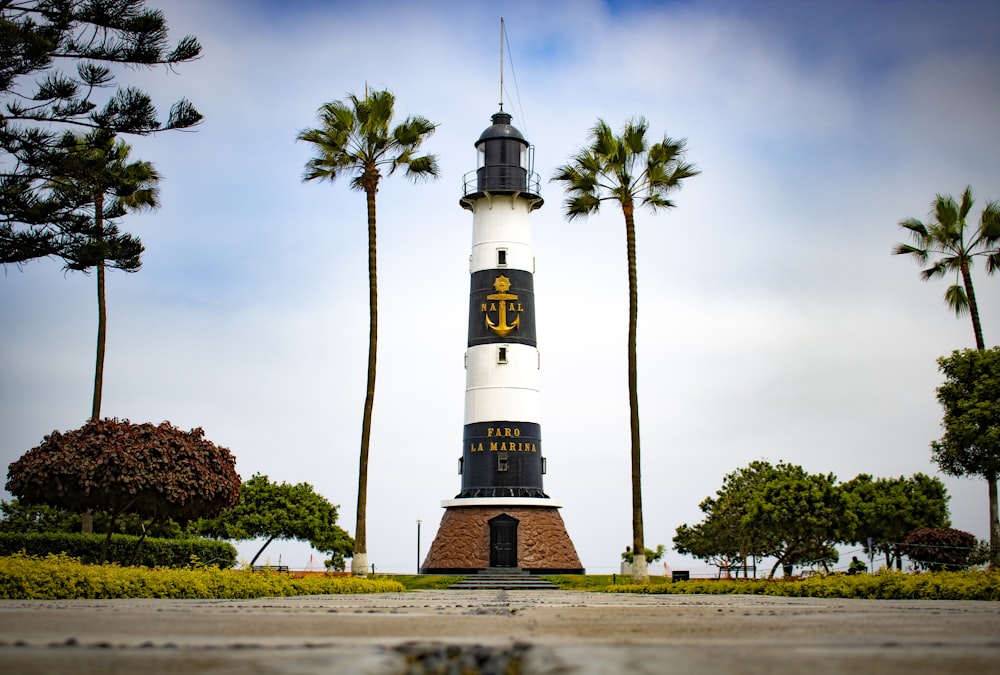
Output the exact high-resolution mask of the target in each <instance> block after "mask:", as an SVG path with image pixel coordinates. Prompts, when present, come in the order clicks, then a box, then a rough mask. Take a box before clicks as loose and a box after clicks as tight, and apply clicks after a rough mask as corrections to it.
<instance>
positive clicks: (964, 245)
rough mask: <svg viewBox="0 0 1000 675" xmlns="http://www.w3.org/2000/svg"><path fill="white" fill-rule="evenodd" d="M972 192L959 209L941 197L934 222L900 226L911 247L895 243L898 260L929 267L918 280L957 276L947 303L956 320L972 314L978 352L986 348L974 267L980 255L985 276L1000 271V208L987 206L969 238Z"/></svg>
mask: <svg viewBox="0 0 1000 675" xmlns="http://www.w3.org/2000/svg"><path fill="white" fill-rule="evenodd" d="M972 205H973V199H972V187H971V186H969V187H966V188H965V192H964V193H962V202H961V204H958V203H956V202H955V199H954V198H953V197H952V196H951V195H940V194H939V195H937V197H936V198H935V200H934V202H933V203H932V204H931V210H930V219H929V220H928V222H927V223H926V224H925V223H923V222H921V221H919V220H917V219H916V218H907V219H906V220H903V221H901V222H900V223H899V226H900V227H902V228H903V229H905V230H907V231H908V232H909V233H910V238H911V240H912V241H913V243H912V244H897V245H896V247H895V248H894V249H893V251H892V252H893V253H894V254H896V255H910V256H913V258H914V259H915V260H916V261H917V262H918V263H920V264H921V265H926V264H927V262H928V261H929V260H931V259H932V258H933V259H934V260H933V261H932V263H931V265H930V266H929V267H927V268H926V269H924V270H923V271H922V272H921V273H920V278H921V279H923V280H924V281H930V280H931V279H936V278H938V277H942V276H944V275H945V274H949V273H954V274H955V283H953V284H952V285H951V286H949V287H948V289H947V290H946V291H945V293H944V299H945V302H946V303H947V304H948V307H950V308H951V309H952V310H954V312H955V315H956V316H963V315H964V314H966V313H968V314H969V315H970V316H971V317H972V331H973V333H974V334H975V337H976V348H977V349H986V343H985V342H984V341H983V327H982V324H981V323H980V321H979V305H978V304H977V303H976V293H975V289H974V288H973V286H972V264H973V261H974V260H975V258H976V257H977V256H982V257H983V258H985V261H986V273H987V274H993V273H994V272H996V271H997V269H998V268H1000V252H998V249H997V244H998V243H1000V204H998V203H997V202H996V201H992V202H989V203H988V204H987V205H986V207H985V208H984V209H983V211H982V213H981V214H980V216H979V226H978V228H977V229H976V231H975V232H972V233H971V234H970V233H969V232H968V228H967V226H966V223H965V219H966V218H967V217H968V215H969V212H970V211H971V210H972Z"/></svg>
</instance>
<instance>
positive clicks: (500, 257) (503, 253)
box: [497, 248, 507, 267]
mask: <svg viewBox="0 0 1000 675" xmlns="http://www.w3.org/2000/svg"><path fill="white" fill-rule="evenodd" d="M506 266H507V249H505V248H498V249H497V267H506Z"/></svg>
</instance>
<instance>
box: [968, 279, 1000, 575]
mask: <svg viewBox="0 0 1000 675" xmlns="http://www.w3.org/2000/svg"><path fill="white" fill-rule="evenodd" d="M960 269H961V272H962V283H963V284H964V285H965V295H966V297H967V298H968V299H969V315H970V316H971V317H972V330H973V332H974V333H975V334H976V349H978V350H979V351H985V350H986V341H985V340H984V339H983V326H982V324H981V323H980V321H979V305H978V304H977V303H976V292H975V291H974V290H973V288H972V274H971V273H970V272H969V263H968V262H967V261H964V260H963V261H962V264H961V267H960ZM986 484H987V487H988V488H989V497H990V501H989V509H990V567H991V568H992V569H994V570H996V569H1000V514H998V505H997V477H996V474H995V473H989V474H987V475H986Z"/></svg>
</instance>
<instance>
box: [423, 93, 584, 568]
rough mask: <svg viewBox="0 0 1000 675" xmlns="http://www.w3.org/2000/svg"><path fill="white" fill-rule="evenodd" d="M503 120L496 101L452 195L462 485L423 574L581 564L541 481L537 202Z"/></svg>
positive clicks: (517, 138) (527, 154)
mask: <svg viewBox="0 0 1000 675" xmlns="http://www.w3.org/2000/svg"><path fill="white" fill-rule="evenodd" d="M511 120H512V118H511V115H510V114H508V113H506V112H504V111H503V109H502V106H501V110H500V112H497V113H495V114H494V115H493V117H492V120H491V121H492V124H491V125H490V126H489V127H488V128H487V129H486V130H485V131H483V133H482V134H481V135H480V136H479V139H478V140H477V141H476V143H475V147H476V152H477V155H478V161H477V167H476V170H475V171H472V172H469V173H468V174H466V175H465V178H464V181H463V194H462V197H461V199H460V200H459V201H460V204H461V206H462V208H464V209H467V210H468V211H471V212H472V253H471V255H470V256H469V273H470V277H471V282H470V286H469V324H468V344H467V348H466V351H465V370H466V379H465V415H464V425H463V429H462V453H461V456H460V457H459V459H458V472H459V474H460V475H461V490H460V491H459V492H458V494H456V495H455V496H454V497H453V498H451V499H446V500H444V501H443V502H442V507H443V508H444V509H445V512H444V515H443V516H442V519H441V524H440V526H439V528H438V532H437V535H436V536H435V538H434V541H433V543H432V544H431V548H430V550H429V551H428V553H427V557H426V558H425V559H424V562H423V565H421V569H420V571H421V572H423V573H431V574H455V573H470V572H475V571H478V570H482V569H486V568H493V567H499V568H520V569H522V570H526V571H528V572H532V573H536V574H542V573H549V574H557V573H566V574H572V573H583V571H584V570H583V565H582V564H581V563H580V558H579V556H578V555H577V552H576V548H575V547H574V546H573V542H572V541H571V540H570V538H569V534H568V532H567V531H566V526H565V524H564V523H563V520H562V516H561V515H560V513H559V509H560V508H561V506H562V504H560V503H559V502H557V501H555V500H554V499H552V498H551V497H550V496H549V495H547V494H546V493H545V490H544V487H543V484H542V478H543V476H544V475H545V473H546V468H547V467H546V458H545V455H544V454H543V449H542V433H541V415H540V405H539V403H540V391H539V381H540V378H539V371H540V366H541V360H540V356H539V351H538V341H537V335H536V331H535V290H534V274H535V255H534V250H533V248H532V243H531V213H532V212H533V211H535V210H536V209H538V208H540V207H541V206H542V203H543V200H542V197H541V194H540V190H539V178H538V174H536V173H535V172H534V171H533V170H532V164H533V148H532V147H531V146H530V145H529V144H528V141H527V140H525V138H524V136H523V135H522V134H521V132H520V131H518V130H517V129H516V128H515V127H514V126H512V125H511Z"/></svg>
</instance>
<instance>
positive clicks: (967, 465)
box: [931, 347, 1000, 569]
mask: <svg viewBox="0 0 1000 675" xmlns="http://www.w3.org/2000/svg"><path fill="white" fill-rule="evenodd" d="M938 368H939V369H940V370H941V372H942V373H944V377H945V381H944V383H943V384H941V386H940V387H938V388H937V399H938V403H940V404H941V407H942V408H943V409H944V418H943V420H942V423H941V426H942V427H943V428H944V435H943V436H942V437H941V439H940V440H937V441H933V442H932V443H931V452H932V455H933V457H934V461H935V462H936V463H937V465H938V466H939V467H941V470H942V471H944V472H945V473H946V474H948V475H951V476H982V477H983V478H985V479H986V485H987V489H988V491H989V512H990V514H989V517H990V567H992V568H993V569H1000V514H998V506H997V475H998V473H1000V347H993V348H992V349H984V350H972V349H963V350H961V351H958V350H956V351H953V352H952V353H951V356H945V357H941V358H940V359H938Z"/></svg>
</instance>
